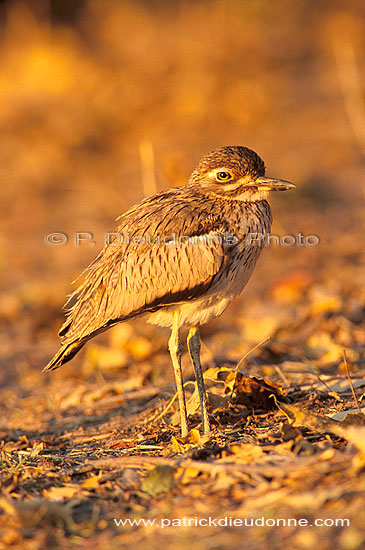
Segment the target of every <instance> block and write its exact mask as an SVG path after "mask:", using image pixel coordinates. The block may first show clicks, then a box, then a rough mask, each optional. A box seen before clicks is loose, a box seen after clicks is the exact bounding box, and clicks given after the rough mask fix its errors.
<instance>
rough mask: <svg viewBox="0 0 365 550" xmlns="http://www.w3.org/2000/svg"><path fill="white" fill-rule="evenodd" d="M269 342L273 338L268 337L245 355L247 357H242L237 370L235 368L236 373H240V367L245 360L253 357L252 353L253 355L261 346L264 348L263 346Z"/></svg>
mask: <svg viewBox="0 0 365 550" xmlns="http://www.w3.org/2000/svg"><path fill="white" fill-rule="evenodd" d="M269 340H271V336H268V337H267V338H265V339H264V340H262V341H261V342H259V343H258V344H256V346H254V347H253V348H252V349H250V350H249V351H248V352H247V353H245V355H244V356H243V357H242V359H241V360H240V361H239V362H238V363H237V365H236V368H235V372H237V371H238V369H239V367H240V366H241V365H242V363H243V361H244V360H245V359H247V357H248V356H249V355H251V353H253V352H254V351H255V350H256V349H257V348H259V347H260V346H262V345H263V344H266V342H268V341H269Z"/></svg>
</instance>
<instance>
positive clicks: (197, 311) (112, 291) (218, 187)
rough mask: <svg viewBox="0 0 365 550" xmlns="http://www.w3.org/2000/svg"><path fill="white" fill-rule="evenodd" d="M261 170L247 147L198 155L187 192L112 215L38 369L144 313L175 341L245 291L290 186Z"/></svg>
mask: <svg viewBox="0 0 365 550" xmlns="http://www.w3.org/2000/svg"><path fill="white" fill-rule="evenodd" d="M264 173H265V168H264V163H263V161H262V160H261V159H260V157H258V155H257V154H256V153H254V152H253V151H251V150H250V149H247V148H245V147H240V146H236V147H222V148H220V149H216V150H215V151H213V152H212V153H209V154H208V155H206V156H205V157H203V159H202V160H201V161H200V163H199V165H198V166H197V168H196V169H195V170H194V172H193V173H192V176H191V178H190V182H189V184H188V185H186V186H183V187H178V188H173V189H169V190H167V191H163V192H161V193H158V194H156V195H154V196H152V197H148V198H146V199H145V200H143V201H142V202H141V203H140V204H137V205H136V206H133V207H132V208H131V209H130V210H128V211H127V212H126V213H125V214H123V215H122V216H120V218H118V220H119V226H118V228H117V233H118V235H117V234H116V235H115V236H114V238H113V240H112V242H111V243H110V244H108V245H106V246H105V247H104V249H103V250H102V252H101V253H100V254H99V256H98V257H97V258H96V260H95V261H94V262H93V263H92V264H91V265H90V266H89V267H88V268H87V269H86V271H85V273H84V280H83V282H82V283H81V285H80V286H79V287H78V288H77V290H76V291H75V293H74V294H73V295H72V297H71V300H76V301H75V303H74V305H72V307H71V308H70V309H69V310H68V314H67V319H66V322H65V323H64V325H63V326H62V327H61V330H60V333H59V334H60V336H61V344H62V346H61V348H60V350H59V352H58V353H57V354H56V356H55V357H54V358H53V359H52V360H51V361H50V363H49V364H48V365H47V367H45V370H48V369H49V370H53V369H55V368H57V367H59V366H61V365H62V364H63V363H65V362H67V361H68V360H70V359H71V358H72V357H73V356H74V355H75V353H77V351H79V349H81V347H82V346H83V345H84V344H85V342H86V341H87V340H89V339H90V338H92V337H93V336H95V335H96V334H99V333H100V332H102V331H104V330H106V329H108V328H109V327H110V326H113V325H115V324H116V323H118V322H121V321H124V320H126V319H131V318H133V317H136V316H140V315H146V318H147V320H148V322H151V323H153V324H157V325H161V326H171V327H173V329H174V326H175V329H176V331H177V335H178V329H179V327H181V326H183V325H185V326H188V327H196V326H198V325H200V324H204V323H206V322H207V321H209V319H210V318H212V317H215V316H218V315H220V314H221V313H222V312H223V311H224V310H225V309H226V307H227V306H228V305H229V304H230V303H231V301H232V300H233V299H234V298H235V297H236V296H237V295H238V294H239V293H240V292H241V291H242V289H243V288H244V286H245V285H246V283H247V281H248V279H249V277H250V275H251V273H252V271H253V269H254V267H255V264H256V261H257V259H258V256H259V254H260V252H261V250H262V248H263V246H264V237H265V235H267V234H268V233H269V232H270V227H271V210H270V206H269V204H268V203H267V201H266V200H265V197H266V195H267V193H268V191H269V190H271V189H280V190H283V189H288V188H289V187H293V185H292V184H289V183H288V182H283V181H281V180H272V179H269V178H264ZM228 177H229V179H228V181H223V182H222V181H220V179H221V178H224V179H225V180H227V178H228ZM252 234H254V235H255V234H259V235H260V238H252ZM192 334H193V335H194V341H196V338H198V336H196V335H195V332H194V331H192ZM177 341H178V337H177ZM190 351H191V350H190ZM193 355H194V354H193ZM194 366H196V365H195V363H194ZM175 374H176V369H175ZM181 404H182V403H181V402H180V405H181ZM206 417H207V415H206Z"/></svg>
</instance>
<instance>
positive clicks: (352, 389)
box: [342, 348, 361, 413]
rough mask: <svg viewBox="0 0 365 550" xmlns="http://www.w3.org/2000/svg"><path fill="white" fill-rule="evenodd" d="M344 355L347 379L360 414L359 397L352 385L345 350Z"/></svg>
mask: <svg viewBox="0 0 365 550" xmlns="http://www.w3.org/2000/svg"><path fill="white" fill-rule="evenodd" d="M342 355H343V362H344V364H345V369H346V374H347V379H348V381H349V383H350V388H351V391H352V395H353V398H354V400H355V403H356V406H357V408H358V409H359V412H360V413H361V409H360V405H359V402H358V400H357V396H356V393H355V390H354V386H353V384H352V380H351V377H350V372H349V367H348V364H347V357H346V350H345V348H344V349H343V350H342Z"/></svg>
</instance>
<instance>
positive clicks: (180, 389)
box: [169, 312, 188, 437]
mask: <svg viewBox="0 0 365 550" xmlns="http://www.w3.org/2000/svg"><path fill="white" fill-rule="evenodd" d="M169 352H170V355H171V360H172V365H173V367H174V372H175V381H176V389H177V395H178V398H179V407H180V421H181V436H182V437H186V436H187V434H188V417H187V414H186V403H185V393H184V386H183V379H182V372H181V355H182V345H181V343H180V340H179V314H178V312H175V313H174V317H173V323H172V330H171V336H170V340H169Z"/></svg>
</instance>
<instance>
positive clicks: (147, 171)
mask: <svg viewBox="0 0 365 550" xmlns="http://www.w3.org/2000/svg"><path fill="white" fill-rule="evenodd" d="M139 156H140V159H141V173H142V187H143V194H144V196H145V197H148V196H149V195H154V194H155V193H156V192H157V183H156V176H155V155H154V152H153V147H152V143H151V142H150V141H141V143H140V144H139Z"/></svg>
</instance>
